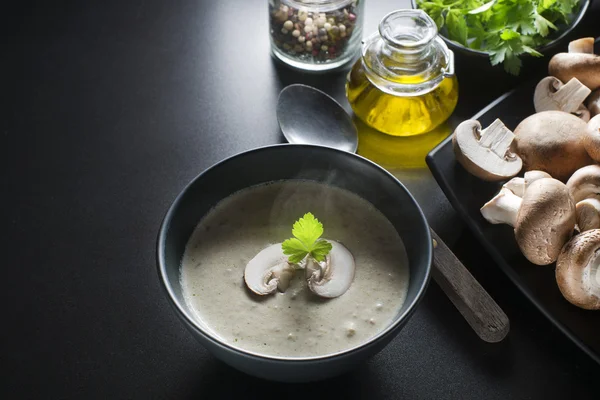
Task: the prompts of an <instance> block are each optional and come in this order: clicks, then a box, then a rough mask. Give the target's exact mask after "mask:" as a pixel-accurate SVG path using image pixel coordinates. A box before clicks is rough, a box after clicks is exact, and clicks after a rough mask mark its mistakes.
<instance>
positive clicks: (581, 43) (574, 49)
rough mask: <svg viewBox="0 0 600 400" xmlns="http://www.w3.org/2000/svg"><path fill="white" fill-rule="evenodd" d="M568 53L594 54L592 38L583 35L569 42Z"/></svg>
mask: <svg viewBox="0 0 600 400" xmlns="http://www.w3.org/2000/svg"><path fill="white" fill-rule="evenodd" d="M569 53H585V54H594V38H593V37H585V38H581V39H577V40H573V41H572V42H570V43H569Z"/></svg>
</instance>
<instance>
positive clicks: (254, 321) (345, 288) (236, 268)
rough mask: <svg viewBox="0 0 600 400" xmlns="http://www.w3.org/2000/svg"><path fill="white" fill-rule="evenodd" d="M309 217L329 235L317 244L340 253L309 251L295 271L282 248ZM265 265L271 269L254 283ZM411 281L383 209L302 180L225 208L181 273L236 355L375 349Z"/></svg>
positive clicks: (236, 199) (201, 233) (196, 238)
mask: <svg viewBox="0 0 600 400" xmlns="http://www.w3.org/2000/svg"><path fill="white" fill-rule="evenodd" d="M307 212H310V213H312V214H314V216H315V217H317V218H318V220H320V222H319V221H318V220H316V219H315V220H308V222H311V221H316V222H317V223H319V225H320V224H321V223H322V227H323V228H324V232H323V237H324V238H325V239H319V240H317V241H316V243H327V242H329V243H330V244H332V245H330V246H329V247H328V249H329V250H330V253H329V254H328V255H327V256H326V257H323V258H322V261H320V262H319V261H317V259H318V255H315V257H316V258H315V259H312V261H310V259H311V253H308V255H307V256H306V258H305V259H304V260H303V261H301V262H296V263H295V264H294V263H291V262H289V260H292V259H293V256H290V257H289V258H288V257H287V256H285V255H283V253H282V250H281V242H283V241H284V240H285V239H287V238H290V237H291V236H292V234H291V233H292V225H294V232H295V233H294V235H296V234H297V232H298V230H297V228H298V225H297V224H298V223H297V224H294V221H296V220H297V219H298V218H300V217H302V215H304V218H305V219H306V217H307V215H310V216H311V217H312V214H305V213H307ZM306 221H307V220H304V222H306ZM311 223H312V222H311ZM292 240H294V239H292ZM326 241H327V242H326ZM286 242H287V241H286ZM284 244H286V243H285V242H284ZM318 247H319V246H318ZM320 247H324V246H320ZM269 254H275V258H271V259H269V257H270V255H269ZM286 254H288V253H286ZM315 254H317V253H315ZM300 256H302V254H300ZM265 257H266V258H265ZM281 260H284V261H283V263H279V262H280V261H281ZM307 260H308V261H307ZM277 263H279V264H277ZM311 263H312V267H311ZM271 264H273V265H271ZM275 264H277V265H275ZM257 265H263V266H264V268H262V269H263V270H264V271H262V272H260V274H261V275H260V276H257V277H255V278H256V279H253V278H252V277H249V275H250V274H252V273H254V272H253V269H252V268H255V267H256V266H257ZM267 268H270V269H269V270H267ZM281 268H284V270H285V271H287V272H289V273H285V274H281V273H280V272H281ZM278 273H279V274H278ZM284 278H285V279H284ZM408 282H409V268H408V257H407V255H406V250H405V248H404V245H403V243H402V240H401V239H400V236H399V235H398V233H397V232H396V230H395V228H394V227H393V225H392V224H391V223H390V222H389V221H388V220H387V219H386V217H385V216H384V215H383V214H382V213H381V212H380V211H379V210H377V209H376V208H375V207H374V206H373V205H372V204H371V203H369V202H367V201H366V200H364V199H362V198H361V197H359V196H357V195H355V194H353V193H351V192H349V191H346V190H343V189H339V188H335V187H332V186H328V185H325V184H321V183H316V182H309V181H300V180H290V181H281V182H274V183H270V184H265V185H259V186H254V187H251V188H248V189H245V190H242V191H240V192H237V193H235V194H233V195H232V196H230V197H228V198H226V199H224V200H223V201H221V202H220V203H218V204H217V206H216V207H215V208H213V209H212V210H211V211H209V212H208V213H207V214H206V215H205V216H204V218H203V219H202V220H201V221H200V223H199V224H198V226H197V227H196V229H195V231H194V233H193V234H192V236H191V238H190V240H189V242H188V244H187V247H186V250H185V254H184V256H183V260H182V265H181V285H182V288H183V294H184V297H185V300H186V303H187V305H188V306H189V308H190V309H191V310H192V312H193V314H194V318H195V319H196V322H197V323H198V324H200V325H201V326H202V327H203V328H204V329H205V330H207V331H209V332H211V333H212V334H213V335H214V336H216V337H218V338H219V339H220V340H222V341H223V342H225V343H227V344H229V345H231V346H233V347H237V348H240V349H243V350H246V351H251V352H254V353H259V354H263V355H269V356H283V357H307V356H322V355H327V354H332V353H336V352H340V351H343V350H346V349H349V348H352V347H354V346H357V345H360V344H362V343H364V342H366V341H368V340H369V339H370V338H371V337H373V336H375V335H376V334H377V333H379V332H381V331H382V330H384V329H385V328H386V327H388V326H389V325H390V323H391V322H392V320H393V319H394V318H395V317H396V315H397V314H398V312H399V311H400V308H401V307H402V304H403V303H404V300H405V298H406V291H407V288H408ZM256 285H258V287H255V286H256ZM257 293H260V294H263V295H262V296H261V295H259V294H257Z"/></svg>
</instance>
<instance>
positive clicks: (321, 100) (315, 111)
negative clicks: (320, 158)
mask: <svg viewBox="0 0 600 400" xmlns="http://www.w3.org/2000/svg"><path fill="white" fill-rule="evenodd" d="M277 120H278V121H279V126H280V128H281V132H283V136H284V137H285V138H286V140H287V141H288V142H289V143H292V144H313V145H317V146H325V147H332V148H334V149H338V150H343V151H347V152H350V153H354V152H356V149H357V148H358V131H357V130H356V127H355V126H354V124H353V123H352V119H351V118H350V117H349V116H348V114H347V113H346V110H344V108H343V107H342V106H341V105H340V104H339V103H338V102H337V101H335V100H334V99H333V98H332V97H330V96H329V95H327V94H325V93H323V92H322V91H320V90H318V89H315V88H313V87H311V86H306V85H301V84H294V85H290V86H287V87H285V88H284V89H283V90H282V91H281V93H280V94H279V99H278V100H277Z"/></svg>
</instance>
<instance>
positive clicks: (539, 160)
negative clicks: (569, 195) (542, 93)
mask: <svg viewBox="0 0 600 400" xmlns="http://www.w3.org/2000/svg"><path fill="white" fill-rule="evenodd" d="M587 134H588V125H587V124H586V123H585V122H584V121H582V120H581V119H579V118H577V117H575V116H574V115H572V114H569V113H566V112H563V111H542V112H540V113H536V114H533V115H531V116H529V117H527V118H525V119H524V120H523V121H521V123H520V124H519V125H518V126H517V127H516V128H515V141H514V143H513V147H514V151H515V152H516V153H517V154H518V155H519V157H521V159H522V160H523V166H524V168H525V170H526V171H530V170H541V171H545V172H547V173H549V174H550V175H552V177H553V178H556V179H558V180H561V181H563V182H565V181H566V180H567V179H569V177H570V176H571V175H572V174H573V172H575V171H577V170H578V169H579V168H581V167H584V166H586V165H589V164H592V163H593V160H592V159H591V158H590V156H589V155H588V153H587V151H586V149H585V144H584V142H585V140H586V137H587Z"/></svg>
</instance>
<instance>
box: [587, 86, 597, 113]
mask: <svg viewBox="0 0 600 400" xmlns="http://www.w3.org/2000/svg"><path fill="white" fill-rule="evenodd" d="M585 105H586V106H587V109H588V110H589V111H590V115H591V116H592V117H594V116H596V115H598V114H600V89H596V90H594V91H593V92H592V94H590V96H589V97H588V99H587V101H586V102H585Z"/></svg>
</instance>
